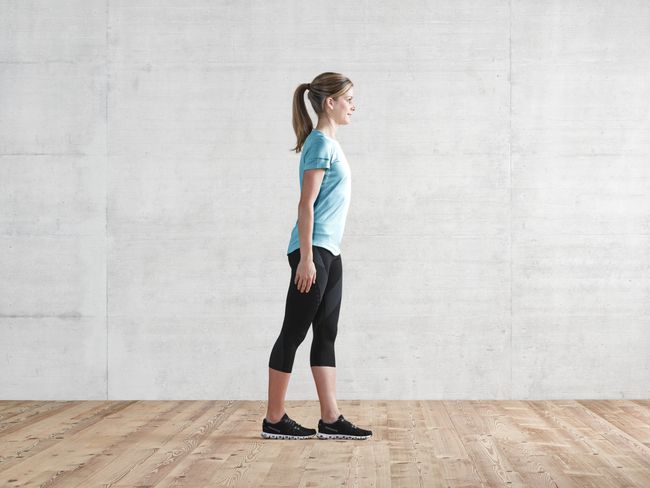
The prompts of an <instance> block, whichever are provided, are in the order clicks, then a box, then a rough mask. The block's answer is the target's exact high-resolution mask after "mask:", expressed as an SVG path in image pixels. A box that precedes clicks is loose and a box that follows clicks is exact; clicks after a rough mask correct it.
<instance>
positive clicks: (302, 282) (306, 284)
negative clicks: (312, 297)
mask: <svg viewBox="0 0 650 488" xmlns="http://www.w3.org/2000/svg"><path fill="white" fill-rule="evenodd" d="M295 283H296V287H297V288H298V291H300V293H309V290H310V289H311V286H312V285H313V284H314V283H316V275H314V277H313V278H312V279H311V280H310V279H309V277H300V276H296V279H295Z"/></svg>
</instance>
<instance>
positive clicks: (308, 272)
mask: <svg viewBox="0 0 650 488" xmlns="http://www.w3.org/2000/svg"><path fill="white" fill-rule="evenodd" d="M294 283H295V284H296V285H298V290H299V291H300V293H309V289H310V288H311V285H312V284H314V283H316V266H315V265H314V261H313V260H311V259H308V260H306V261H302V260H301V261H300V263H298V268H297V269H296V279H295V280H294Z"/></svg>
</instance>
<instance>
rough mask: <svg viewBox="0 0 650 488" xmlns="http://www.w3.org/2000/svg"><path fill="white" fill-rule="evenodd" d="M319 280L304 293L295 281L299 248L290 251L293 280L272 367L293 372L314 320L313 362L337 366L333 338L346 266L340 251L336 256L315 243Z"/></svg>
mask: <svg viewBox="0 0 650 488" xmlns="http://www.w3.org/2000/svg"><path fill="white" fill-rule="evenodd" d="M312 252H313V255H314V266H315V267H316V282H315V283H314V284H312V285H311V287H310V289H309V292H307V293H301V292H300V290H298V285H297V284H296V283H294V280H295V278H296V269H297V268H298V263H299V262H300V248H298V249H296V250H295V251H293V252H291V253H289V254H287V258H288V259H289V265H290V266H291V282H290V283H289V291H288V292H287V304H286V306H285V311H284V322H283V324H282V330H281V331H280V335H279V337H278V338H277V340H276V341H275V344H274V345H273V349H272V351H271V357H270V359H269V367H271V368H273V369H277V370H279V371H284V372H285V373H291V370H292V368H293V360H294V357H295V355H296V350H297V349H298V346H299V345H300V344H301V343H302V341H303V340H304V339H305V336H306V335H307V331H308V330H309V326H310V325H311V323H312V322H313V323H314V327H313V340H312V343H311V353H310V358H309V361H310V364H311V366H336V361H335V357H334V340H335V339H336V332H337V328H338V321H339V311H340V309H341V290H342V286H343V266H342V263H341V255H340V254H339V255H338V256H334V254H332V253H331V252H330V251H329V250H327V249H325V248H324V247H320V246H312Z"/></svg>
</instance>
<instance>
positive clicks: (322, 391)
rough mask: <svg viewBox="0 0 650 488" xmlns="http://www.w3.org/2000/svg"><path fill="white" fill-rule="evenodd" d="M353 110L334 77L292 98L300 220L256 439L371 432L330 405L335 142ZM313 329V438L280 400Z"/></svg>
mask: <svg viewBox="0 0 650 488" xmlns="http://www.w3.org/2000/svg"><path fill="white" fill-rule="evenodd" d="M305 91H309V94H308V97H309V101H310V103H311V106H312V108H313V109H314V112H316V114H317V115H318V124H317V125H316V128H315V129H313V126H312V121H311V119H310V117H309V113H308V112H307V107H306V106H305V101H304V94H305ZM354 110H355V105H354V94H353V84H352V82H351V81H350V80H349V79H348V78H347V77H345V76H343V75H341V74H339V73H330V72H326V73H321V74H320V75H318V76H317V77H316V78H314V80H313V81H312V82H311V83H303V84H301V85H300V86H299V87H298V88H297V89H296V91H295V93H294V98H293V128H294V131H295V133H296V137H297V144H296V147H295V148H293V149H292V150H293V151H295V152H296V153H299V152H301V151H302V154H301V156H300V167H299V172H298V175H299V182H300V202H299V204H298V220H297V221H296V224H295V225H294V227H293V230H292V231H291V238H290V241H289V247H288V249H287V258H288V260H289V265H290V266H291V282H290V284H289V291H288V292H287V301H286V307H285V315H284V322H283V324H282V330H281V332H280V335H279V337H278V338H277V340H276V341H275V344H274V345H273V349H272V351H271V357H270V359H269V392H268V394H269V400H268V405H267V412H266V417H265V418H264V419H263V420H262V437H266V438H279V439H305V438H310V437H314V436H315V435H317V436H318V437H319V438H323V439H332V438H333V439H336V438H343V439H367V438H369V437H371V436H372V432H371V431H370V430H366V429H361V428H359V427H357V426H356V425H354V424H352V423H351V422H350V421H348V420H347V419H345V418H344V417H343V415H341V412H339V409H338V406H337V404H336V393H335V385H336V362H335V355H334V340H335V339H336V332H337V325H338V317H339V310H340V308H341V291H342V285H343V268H342V262H341V250H340V245H341V240H342V238H343V229H344V228H345V220H346V217H347V212H348V208H349V206H350V194H351V173H350V167H349V165H348V162H347V159H346V157H345V154H343V149H342V148H341V145H340V144H339V143H338V141H337V140H336V131H337V129H338V127H339V126H340V125H347V124H349V123H350V116H351V115H352V113H353V112H354ZM312 322H313V341H312V344H311V352H310V364H311V370H312V374H313V376H314V382H315V383H316V390H317V392H318V398H319V401H320V408H321V419H320V420H319V422H318V432H316V430H315V429H309V428H306V427H303V426H302V425H300V424H298V423H297V422H296V421H295V420H293V419H292V418H290V417H289V416H288V415H287V413H286V411H285V409H284V397H285V394H286V391H287V386H288V384H289V377H290V376H291V370H292V368H293V360H294V357H295V354H296V350H297V349H298V346H299V345H300V344H301V343H302V341H303V340H304V339H305V336H306V335H307V331H308V330H309V326H310V325H311V324H312Z"/></svg>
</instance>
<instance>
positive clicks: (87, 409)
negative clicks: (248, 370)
mask: <svg viewBox="0 0 650 488" xmlns="http://www.w3.org/2000/svg"><path fill="white" fill-rule="evenodd" d="M338 404H339V408H340V410H341V412H342V413H343V414H344V415H345V417H346V418H348V419H350V420H351V421H352V422H354V423H356V424H357V425H359V426H361V427H366V428H369V429H371V430H372V431H373V434H374V435H373V437H372V438H371V439H368V440H359V441H353V440H319V439H309V440H300V441H296V440H272V439H263V438H262V437H261V436H260V432H261V423H262V419H263V417H264V415H265V413H266V402H264V401H234V400H233V401H189V400H187V401H135V400H134V401H65V402H54V401H17V400H12V401H0V487H2V488H5V487H7V488H18V487H47V488H57V487H64V488H75V487H79V488H89V487H104V488H106V487H114V488H127V487H128V488H134V487H138V488H148V487H157V488H179V487H191V488H195V487H201V488H202V487H208V486H209V487H212V486H230V487H237V486H250V487H262V486H265V487H309V486H314V487H316V486H325V487H329V486H355V487H365V486H367V487H377V488H383V487H433V488H437V487H453V488H461V487H486V488H487V487H490V488H491V487H500V486H503V487H544V488H548V487H558V488H565V487H566V488H570V487H593V488H624V487H639V488H648V487H650V401H648V400H559V401H542V400H540V401H515V400H508V401H479V400H475V401H464V400H463V401H461V400H448V401H447V400H445V401H437V400H436V401H429V400H409V401H387V400H377V401H371V400H365V401H351V400H350V401H341V400H339V402H338ZM286 408H287V413H289V415H290V416H291V417H292V418H294V419H296V420H297V421H298V422H299V423H301V424H303V425H305V426H311V427H314V428H315V427H316V424H317V422H318V419H319V417H320V409H319V406H318V403H317V402H314V401H287V402H286Z"/></svg>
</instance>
